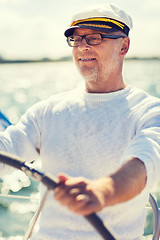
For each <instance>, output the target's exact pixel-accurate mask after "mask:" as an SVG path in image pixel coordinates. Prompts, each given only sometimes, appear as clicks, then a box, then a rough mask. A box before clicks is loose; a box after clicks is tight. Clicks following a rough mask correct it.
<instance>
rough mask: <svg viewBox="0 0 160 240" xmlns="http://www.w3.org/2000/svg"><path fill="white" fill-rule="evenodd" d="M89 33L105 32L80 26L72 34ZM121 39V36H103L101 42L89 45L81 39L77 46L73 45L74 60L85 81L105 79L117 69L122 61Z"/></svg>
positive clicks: (102, 80) (101, 80)
mask: <svg viewBox="0 0 160 240" xmlns="http://www.w3.org/2000/svg"><path fill="white" fill-rule="evenodd" d="M91 33H101V34H106V33H103V32H99V31H95V30H91V29H82V28H79V29H76V30H75V31H74V35H86V34H91ZM112 34H118V33H112ZM121 41H122V38H120V39H107V38H104V39H103V41H102V43H101V44H99V45H94V46H91V45H88V44H87V42H86V40H85V39H83V40H82V42H81V43H80V45H79V46H78V47H73V59H74V62H75V64H76V66H77V68H78V69H79V71H80V73H81V74H82V76H83V77H84V78H85V80H86V82H91V81H94V82H97V81H99V82H104V81H107V79H108V78H109V76H111V75H112V74H113V73H115V71H117V69H118V68H119V65H120V64H121V62H122V58H121V57H120V49H121Z"/></svg>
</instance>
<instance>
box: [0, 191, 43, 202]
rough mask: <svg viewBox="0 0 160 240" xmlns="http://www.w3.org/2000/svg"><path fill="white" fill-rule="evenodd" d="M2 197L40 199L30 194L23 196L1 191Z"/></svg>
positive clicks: (0, 195)
mask: <svg viewBox="0 0 160 240" xmlns="http://www.w3.org/2000/svg"><path fill="white" fill-rule="evenodd" d="M0 197H6V198H15V199H26V200H33V199H34V200H37V201H38V200H39V199H38V198H36V197H30V196H21V195H11V194H2V193H0Z"/></svg>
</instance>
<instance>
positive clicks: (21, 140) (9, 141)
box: [0, 103, 44, 175]
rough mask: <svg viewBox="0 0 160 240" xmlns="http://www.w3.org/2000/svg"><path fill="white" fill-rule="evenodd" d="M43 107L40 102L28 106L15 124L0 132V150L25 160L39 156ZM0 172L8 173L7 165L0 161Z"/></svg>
mask: <svg viewBox="0 0 160 240" xmlns="http://www.w3.org/2000/svg"><path fill="white" fill-rule="evenodd" d="M43 112H44V108H43V106H41V103H39V104H36V105H35V106H33V107H32V108H30V109H29V110H28V111H27V112H26V113H25V114H24V115H23V116H22V118H21V119H20V121H19V122H18V123H17V124H16V125H12V126H9V127H8V128H7V129H6V130H5V131H4V132H1V133H0V150H1V151H5V152H9V153H11V154H14V155H17V156H20V157H22V158H23V159H24V160H26V161H32V160H36V159H37V158H38V157H39V152H40V144H41V124H42V118H43ZM0 169H1V170H2V171H1V174H2V175H3V174H6V171H7V173H8V167H7V166H5V168H4V164H2V163H0Z"/></svg>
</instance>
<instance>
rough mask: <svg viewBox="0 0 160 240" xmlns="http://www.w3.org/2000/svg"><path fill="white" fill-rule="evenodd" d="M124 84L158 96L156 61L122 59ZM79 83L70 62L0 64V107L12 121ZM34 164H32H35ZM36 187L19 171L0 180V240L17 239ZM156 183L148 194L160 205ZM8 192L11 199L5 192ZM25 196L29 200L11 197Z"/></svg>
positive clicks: (148, 226)
mask: <svg viewBox="0 0 160 240" xmlns="http://www.w3.org/2000/svg"><path fill="white" fill-rule="evenodd" d="M123 77H124V79H125V82H126V83H127V84H131V85H134V86H137V87H139V88H142V89H144V90H145V91H147V92H148V93H150V94H151V95H154V96H157V97H160V61H159V60H125V62H124V71H123ZM81 84H83V79H82V78H81V76H80V75H79V73H78V72H77V69H76V68H75V66H74V64H73V62H72V61H68V62H53V63H27V64H24V63H23V64H0V86H1V87H0V110H1V111H2V112H3V113H4V114H5V115H6V116H7V117H8V118H9V120H10V121H11V122H12V123H13V124H14V123H16V122H17V121H18V119H19V118H20V117H21V116H22V115H23V114H24V112H25V111H26V109H28V108H29V107H30V106H32V105H33V104H34V103H36V102H38V101H40V100H42V99H46V98H48V97H49V96H51V95H53V94H57V93H60V92H62V91H68V90H71V89H73V88H75V87H77V86H79V85H81ZM36 164H38V163H35V165H36ZM38 189H39V186H38V184H37V183H36V182H34V181H33V180H31V179H29V178H28V177H27V176H26V175H25V174H24V173H23V172H20V171H18V172H14V173H13V174H12V175H11V176H5V177H4V178H3V179H1V180H0V192H1V194H3V195H0V240H4V239H8V240H20V239H22V236H23V235H24V232H25V231H26V229H27V228H28V224H29V221H30V220H31V218H32V216H33V214H34V212H35V210H36V209H37V206H38V203H39V202H38V199H39V193H38ZM159 193H160V183H159V182H158V183H157V184H156V185H155V186H154V188H153V190H152V194H153V195H154V197H155V198H156V200H157V202H158V204H159V206H160V194H159ZM6 194H11V195H12V198H8V197H6V196H5V195H6ZM13 196H15V197H16V196H27V197H29V199H19V198H13ZM146 211H147V219H146V226H145V232H144V235H150V234H152V229H153V216H152V211H151V209H150V206H149V205H148V208H147V210H146Z"/></svg>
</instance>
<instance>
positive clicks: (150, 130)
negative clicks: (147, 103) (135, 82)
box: [121, 106, 160, 191]
mask: <svg viewBox="0 0 160 240" xmlns="http://www.w3.org/2000/svg"><path fill="white" fill-rule="evenodd" d="M137 119H138V120H137ZM137 119H136V122H137V124H136V129H135V135H134V137H133V139H132V141H131V143H130V144H129V146H128V147H127V148H126V150H125V152H124V154H123V156H122V159H121V160H122V163H124V162H126V161H128V160H129V159H130V158H131V157H136V158H139V159H140V160H141V161H143V162H144V164H145V167H146V171H147V184H146V187H145V190H146V191H151V188H152V187H153V185H154V183H155V182H156V181H158V179H159V173H160V106H155V107H152V108H150V109H148V110H147V111H145V113H144V112H143V114H142V115H141V117H140V116H137Z"/></svg>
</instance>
